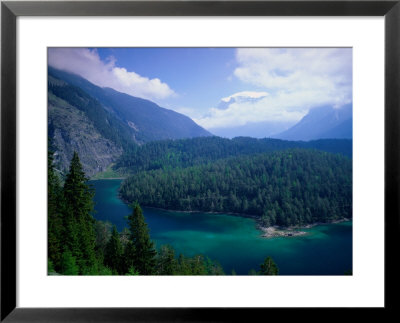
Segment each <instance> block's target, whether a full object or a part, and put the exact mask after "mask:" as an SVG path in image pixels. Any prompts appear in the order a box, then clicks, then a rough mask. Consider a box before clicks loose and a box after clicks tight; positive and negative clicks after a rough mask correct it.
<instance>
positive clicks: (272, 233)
mask: <svg viewBox="0 0 400 323" xmlns="http://www.w3.org/2000/svg"><path fill="white" fill-rule="evenodd" d="M348 221H351V219H348V218H343V219H339V220H333V221H330V222H316V223H312V224H306V225H297V226H291V227H279V226H277V225H274V226H270V227H263V226H261V225H260V224H258V229H259V230H260V231H262V232H263V234H262V235H261V236H262V237H263V238H278V237H298V236H305V235H308V234H309V232H307V231H302V229H311V228H313V227H316V226H319V225H329V224H337V223H342V222H348Z"/></svg>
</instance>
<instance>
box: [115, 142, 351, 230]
mask: <svg viewBox="0 0 400 323" xmlns="http://www.w3.org/2000/svg"><path fill="white" fill-rule="evenodd" d="M120 193H121V196H122V197H123V198H124V199H125V200H128V201H138V202H139V203H141V205H145V206H152V207H159V208H165V209H171V210H182V211H194V210H196V211H206V212H209V211H211V212H231V213H241V214H248V215H252V216H256V217H257V218H258V219H260V220H261V221H262V222H263V223H264V224H265V225H280V226H292V225H301V224H308V223H315V222H329V221H331V220H336V219H340V218H351V217H352V162H351V160H350V159H348V158H347V157H344V156H342V155H338V154H330V153H326V152H321V151H314V150H306V149H292V150H286V151H277V152H273V153H269V154H258V155H252V156H241V157H236V158H229V159H225V160H217V161H215V162H214V163H212V164H207V165H200V166H194V167H189V168H183V169H182V168H176V169H165V170H153V171H147V172H140V173H137V174H135V175H132V176H130V177H129V178H127V179H126V180H125V181H124V183H123V184H122V186H121V189H120Z"/></svg>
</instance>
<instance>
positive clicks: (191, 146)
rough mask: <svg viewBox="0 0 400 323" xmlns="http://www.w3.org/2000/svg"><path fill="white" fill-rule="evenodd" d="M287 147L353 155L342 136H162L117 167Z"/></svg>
mask: <svg viewBox="0 0 400 323" xmlns="http://www.w3.org/2000/svg"><path fill="white" fill-rule="evenodd" d="M288 148H310V149H318V150H322V151H326V152H332V153H338V154H342V155H344V156H348V157H351V156H352V141H351V140H346V139H343V140H340V139H325V140H315V141H310V142H302V141H285V140H279V139H269V138H265V139H255V138H250V137H237V138H234V139H225V138H221V137H216V136H214V137H202V138H191V139H180V140H162V141H154V142H150V143H147V144H145V145H142V146H136V147H132V148H131V149H130V150H129V151H126V152H125V153H124V154H123V155H121V157H120V158H119V159H118V160H117V162H116V164H115V166H114V168H115V169H118V170H120V171H122V172H124V173H137V172H140V171H146V170H154V169H168V168H171V167H172V168H176V167H183V168H185V167H189V166H194V165H201V164H207V163H211V162H214V161H216V160H218V159H222V158H227V157H232V156H241V155H251V154H256V153H265V152H273V151H278V150H284V149H288Z"/></svg>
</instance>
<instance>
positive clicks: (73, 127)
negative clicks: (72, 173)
mask: <svg viewBox="0 0 400 323" xmlns="http://www.w3.org/2000/svg"><path fill="white" fill-rule="evenodd" d="M48 126H49V137H50V139H51V141H52V145H53V146H54V148H55V150H56V151H55V155H54V157H55V164H56V167H57V168H58V169H59V170H60V171H62V172H64V173H65V172H66V171H68V168H69V163H70V161H71V158H72V155H73V152H74V151H76V152H77V153H78V154H79V158H80V160H81V162H82V165H83V168H84V170H85V173H86V175H87V176H93V175H94V174H96V173H98V172H101V171H103V170H105V169H106V168H107V166H108V165H110V163H112V162H114V161H115V160H116V159H117V158H118V157H119V156H120V155H121V154H122V148H121V147H118V146H116V145H115V144H114V143H113V142H112V141H111V140H108V139H105V138H104V137H103V136H101V135H100V133H99V132H98V131H97V130H96V128H95V127H94V126H93V124H92V123H91V122H90V120H89V119H88V118H87V116H85V114H84V113H83V112H82V111H79V110H78V109H77V108H75V107H73V106H72V105H70V104H68V103H67V102H65V101H63V100H61V99H60V98H58V97H56V96H54V95H53V94H51V93H50V94H49V96H48Z"/></svg>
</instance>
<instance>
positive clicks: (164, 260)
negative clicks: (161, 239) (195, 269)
mask: <svg viewBox="0 0 400 323" xmlns="http://www.w3.org/2000/svg"><path fill="white" fill-rule="evenodd" d="M176 266H177V263H176V259H175V250H174V249H173V248H172V247H171V246H170V245H163V246H161V247H160V250H159V251H158V253H157V274H159V275H173V274H174V273H175V272H176Z"/></svg>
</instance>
